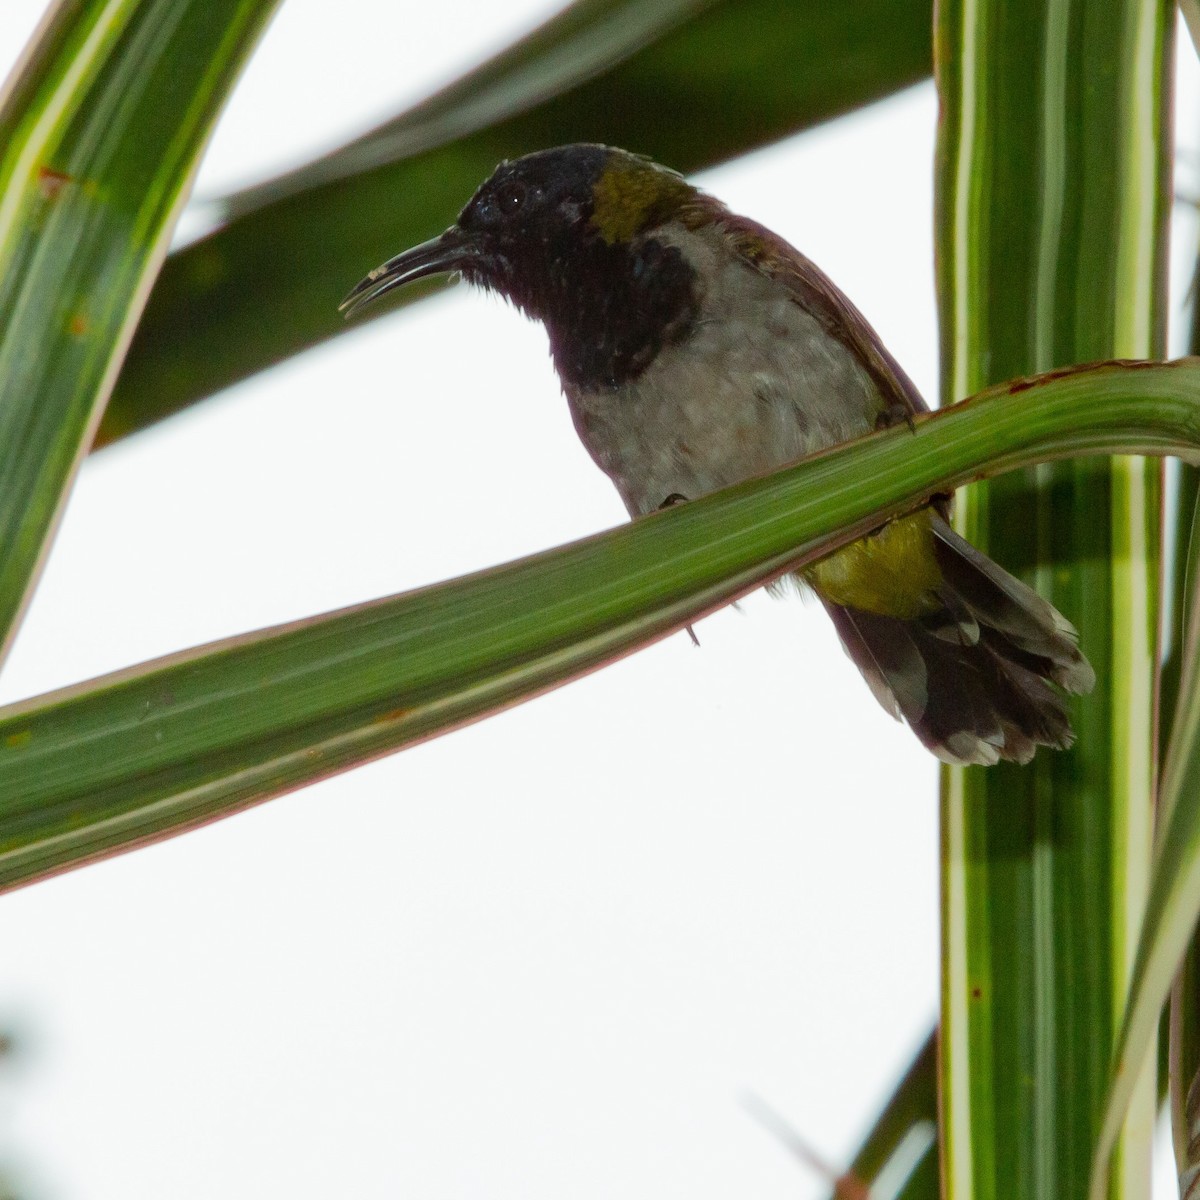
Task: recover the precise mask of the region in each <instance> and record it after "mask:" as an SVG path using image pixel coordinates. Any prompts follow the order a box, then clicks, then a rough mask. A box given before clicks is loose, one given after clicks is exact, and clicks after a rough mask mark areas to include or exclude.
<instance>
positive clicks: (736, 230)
mask: <svg viewBox="0 0 1200 1200" xmlns="http://www.w3.org/2000/svg"><path fill="white" fill-rule="evenodd" d="M703 199H704V200H705V201H707V202H708V204H712V203H713V202H712V200H711V198H710V197H707V196H705V197H704V198H703ZM705 216H706V219H707V220H713V219H714V218H715V219H716V221H717V222H718V223H719V224H720V225H721V226H722V228H723V229H724V230H725V232H726V234H727V235H728V237H729V239H730V241H731V243H732V244H733V246H734V247H735V248H736V249H737V251H738V253H739V254H741V255H742V256H743V257H744V258H745V259H746V260H747V261H748V262H750V263H753V265H754V266H755V267H756V268H757V269H758V270H760V271H762V272H763V273H764V274H767V275H769V276H771V278H773V279H777V280H779V281H780V282H781V283H783V284H784V285H785V286H786V287H787V288H788V289H789V290H790V291H791V292H792V293H793V294H794V295H795V297H796V303H797V304H799V305H801V306H802V307H803V308H804V309H805V310H806V311H808V312H810V313H812V314H813V316H815V317H816V318H817V319H818V320H819V321H820V322H821V324H822V325H823V326H824V328H825V329H826V330H828V332H829V334H830V336H831V337H834V338H836V339H837V340H838V341H839V342H841V343H842V344H843V345H844V346H846V347H847V348H848V349H849V350H850V351H851V353H852V354H854V356H855V357H856V358H857V359H858V360H859V361H860V362H861V363H862V364H863V366H864V367H866V369H867V371H868V372H869V373H870V375H871V378H872V379H874V380H875V383H876V385H877V386H878V387H879V391H880V393H881V394H882V395H883V397H884V399H885V402H886V406H887V407H888V408H891V407H893V406H897V408H898V411H905V410H906V411H908V412H910V413H922V412H928V411H929V405H928V404H926V403H925V399H924V397H923V396H922V395H921V393H920V392H919V391H918V390H917V386H916V384H915V383H913V381H912V380H911V379H909V377H908V376H907V375H906V374H905V373H904V368H903V367H901V366H900V364H899V363H898V362H897V361H896V360H895V359H894V358H893V357H892V356H891V354H890V353H889V352H888V350H887V347H886V346H884V344H883V342H882V341H881V340H880V337H879V334H877V333H876V332H875V330H874V329H872V328H871V326H870V324H869V322H868V321H867V318H866V317H864V316H863V315H862V313H860V312H859V311H858V309H857V308H855V307H854V305H853V304H852V303H851V302H850V300H849V299H848V298H847V297H846V295H845V293H844V292H843V291H842V290H841V289H840V288H839V287H838V286H837V284H835V283H834V282H833V280H832V279H830V278H829V276H828V275H826V274H825V272H824V271H822V270H821V269H820V268H819V267H818V266H817V265H816V264H815V263H813V262H811V261H810V260H809V259H807V258H806V257H805V256H804V255H803V254H801V253H800V251H799V250H797V249H796V248H795V247H794V246H791V245H789V244H788V243H787V242H785V241H784V240H783V238H781V237H780V236H779V235H778V234H776V233H772V232H771V231H770V230H769V229H767V228H766V227H765V226H762V225H759V224H758V222H757V221H751V220H750V219H749V218H748V217H739V216H737V215H735V214H734V213H731V212H729V211H728V210H727V209H724V207H723V206H722V211H720V212H717V213H714V212H713V210H712V209H711V208H709V209H708V211H707V213H706V214H705Z"/></svg>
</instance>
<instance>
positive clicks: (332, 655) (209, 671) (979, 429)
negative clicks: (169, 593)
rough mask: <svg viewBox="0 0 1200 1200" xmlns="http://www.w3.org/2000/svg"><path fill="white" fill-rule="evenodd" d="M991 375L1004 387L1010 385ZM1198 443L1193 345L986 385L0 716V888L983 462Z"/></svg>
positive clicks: (591, 662)
mask: <svg viewBox="0 0 1200 1200" xmlns="http://www.w3.org/2000/svg"><path fill="white" fill-rule="evenodd" d="M1010 392H1011V394H1010ZM1197 447H1200V362H1197V361H1194V360H1187V361H1184V362H1182V363H1179V364H1171V365H1155V364H1140V365H1138V364H1132V365H1130V364H1110V365H1107V366H1101V367H1094V368H1091V369H1087V370H1080V371H1077V372H1071V373H1067V374H1061V373H1060V374H1059V375H1057V376H1052V377H1049V378H1047V379H1044V380H1041V381H1028V380H1026V381H1019V382H1018V383H1016V384H1014V385H1012V386H1011V387H1010V388H1000V389H997V390H996V391H995V392H993V393H991V394H988V395H984V396H980V397H977V398H976V399H974V400H973V401H971V402H969V403H965V404H961V405H957V406H955V407H954V408H953V409H951V410H948V411H945V412H942V413H939V414H936V415H933V416H930V417H928V418H925V419H922V420H920V421H919V422H918V424H917V427H916V429H915V431H913V432H910V431H909V430H908V429H907V428H899V429H894V430H890V431H886V432H883V433H880V434H876V435H873V436H871V437H868V438H865V439H862V440H860V441H859V442H856V443H851V444H849V445H846V446H843V447H839V448H836V449H834V450H831V451H829V452H828V453H826V454H823V455H820V456H818V457H816V458H813V459H810V460H808V461H806V462H804V463H801V464H799V465H797V466H795V467H792V468H789V469H788V470H786V471H783V472H781V473H779V474H777V475H773V476H770V477H767V478H765V479H758V480H753V481H750V482H747V483H744V484H742V485H740V486H738V487H736V488H731V489H729V490H727V491H724V492H721V493H717V494H715V495H713V496H709V497H705V498H703V499H701V500H696V501H694V502H692V503H690V504H686V505H680V506H678V507H677V508H675V509H673V510H671V511H668V512H664V513H660V514H657V515H655V516H651V517H647V518H645V519H643V520H640V521H638V522H636V523H634V524H632V525H628V526H624V527H622V528H620V529H616V530H613V531H611V532H609V533H606V534H603V535H600V536H598V537H594V538H590V539H588V540H586V541H582V542H577V543H574V544H573V545H570V546H567V547H564V548H562V549H559V550H556V551H551V552H549V553H546V554H541V555H537V556H535V557H533V558H529V559H525V560H522V561H520V562H516V563H512V564H509V565H507V566H503V567H499V568H496V569H494V570H491V571H485V572H483V573H481V574H478V575H472V576H468V577H466V578H463V579H459V580H455V581H453V582H451V583H446V584H442V585H440V586H438V587H435V588H428V589H425V590H422V591H417V592H413V593H409V594H407V595H404V596H398V597H393V598H391V599H386V600H380V601H376V602H374V603H371V604H366V605H363V606H360V607H357V608H354V609H349V610H346V611H344V612H342V613H337V614H333V615H331V616H327V617H323V618H314V619H312V620H309V621H302V622H299V623H297V624H295V625H291V626H285V627H281V628H278V629H274V630H268V631H266V632H264V633H259V634H253V635H248V636H246V637H242V638H237V639H234V640H232V641H229V642H225V643H219V644H217V645H214V646H210V647H207V648H202V649H199V650H193V651H189V652H186V653H184V654H180V655H177V656H174V657H173V658H168V659H163V660H160V661H158V662H155V663H150V664H146V665H144V666H141V667H136V668H133V669H131V670H129V671H125V672H120V673H118V674H116V675H111V676H107V677H105V678H103V679H100V680H94V681H92V682H90V683H87V684H81V685H79V686H77V687H74V688H69V689H67V690H66V691H63V692H58V693H55V694H52V695H49V696H45V697H41V698H37V699H34V700H30V701H26V702H23V703H21V704H19V705H14V706H11V707H9V708H7V709H5V710H3V711H2V712H0V886H5V887H12V886H14V885H16V884H19V883H22V882H26V881H28V880H31V879H35V878H37V877H39V876H43V875H47V874H50V873H53V872H55V871H59V870H63V869H65V868H67V867H70V866H73V865H76V864H78V863H81V862H84V861H87V860H88V859H92V858H96V857H100V856H102V855H105V854H111V853H113V852H115V851H118V850H121V849H127V848H129V847H131V846H135V845H138V844H139V843H142V842H146V841H150V840H154V839H157V838H162V837H165V836H168V835H169V834H172V833H177V832H179V831H181V830H184V829H187V828H189V827H191V826H194V825H196V824H199V823H201V822H204V821H208V820H212V819H214V818H216V817H218V816H222V815H225V814H227V813H231V812H234V811H237V810H238V809H241V808H244V807H246V806H247V805H249V804H252V803H255V802H256V801H259V800H262V799H266V798H267V797H269V796H273V795H277V794H279V793H280V792H284V791H287V790H289V789H291V788H295V787H298V786H299V785H300V784H302V783H306V782H308V781H310V780H313V779H318V778H321V777H323V776H326V775H329V774H332V773H334V772H335V771H340V770H344V769H345V768H347V767H349V766H352V765H355V764H357V763H361V762H364V761H366V760H369V759H371V758H375V757H378V756H379V755H381V754H385V753H387V752H388V751H391V750H395V749H397V748H399V747H401V746H404V745H408V744H411V743H413V742H415V741H419V740H422V739H425V738H429V737H432V736H434V735H435V734H437V733H439V732H443V731H445V730H448V729H452V728H454V727H456V726H459V725H462V724H464V723H466V722H468V721H472V720H475V719H477V718H478V717H481V716H483V715H485V714H487V713H490V712H495V711H497V710H498V709H500V708H503V707H505V706H508V705H511V704H514V703H517V702H518V701H520V700H523V699H526V698H528V697H530V696H533V695H536V694H538V693H539V692H542V691H545V690H546V689H548V688H550V687H553V686H555V685H557V684H559V683H562V682H564V681H566V680H568V679H571V678H574V677H577V676H579V675H581V674H583V673H585V672H587V671H589V670H591V669H593V668H594V667H596V666H598V665H600V664H602V663H604V662H608V661H611V660H612V659H614V658H616V657H618V656H620V655H622V654H626V653H628V652H630V651H631V650H633V649H636V648H637V647H639V646H642V645H645V644H647V643H649V642H651V641H653V640H655V639H656V638H660V637H662V636H664V635H665V634H667V633H670V632H671V631H673V630H677V629H680V628H681V627H682V626H683V625H685V624H687V623H689V622H691V621H692V620H694V619H695V618H696V617H697V616H698V615H700V614H702V613H704V612H708V611H711V610H712V609H714V608H717V607H719V606H721V605H723V604H725V603H727V602H728V601H729V600H731V599H734V598H736V597H737V596H739V595H742V594H744V593H745V592H747V591H749V590H751V589H753V588H755V587H757V586H758V585H759V584H761V583H763V582H764V581H766V580H768V579H770V578H772V577H774V576H776V575H778V574H780V573H781V572H783V571H784V570H787V569H791V568H793V567H795V566H797V565H798V564H800V563H803V562H807V561H810V560H811V559H813V558H815V557H818V556H819V555H820V554H822V553H825V552H828V551H829V550H830V549H832V548H834V547H835V546H837V545H841V544H844V543H845V542H846V541H847V540H850V539H851V538H853V537H855V536H858V535H860V534H861V533H863V532H864V531H865V530H867V529H870V528H873V527H874V526H875V525H877V524H878V523H879V521H880V519H881V518H882V517H885V516H887V515H890V514H893V513H896V512H900V511H903V510H905V508H906V507H911V506H912V505H913V503H914V502H917V501H918V500H919V498H920V497H922V496H925V495H928V494H930V493H931V492H933V491H935V490H941V489H942V488H944V487H951V486H956V485H958V484H961V483H963V482H965V481H966V480H968V479H971V478H975V477H978V476H979V475H980V474H983V473H991V472H994V471H1002V470H1008V469H1011V468H1013V467H1015V466H1019V465H1024V464H1028V463H1030V462H1037V461H1042V460H1044V459H1047V458H1055V457H1062V456H1065V455H1070V454H1079V453H1087V452H1113V451H1116V450H1127V451H1131V452H1138V453H1146V454H1194V453H1195V451H1196V448H1197Z"/></svg>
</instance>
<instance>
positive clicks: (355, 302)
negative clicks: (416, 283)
mask: <svg viewBox="0 0 1200 1200" xmlns="http://www.w3.org/2000/svg"><path fill="white" fill-rule="evenodd" d="M475 253H476V250H475V247H474V246H473V245H472V243H471V241H470V239H469V238H468V237H467V235H466V234H465V233H463V231H462V230H461V229H459V227H458V226H457V225H451V226H450V228H449V229H447V230H446V232H445V233H443V234H441V235H440V236H439V237H435V238H430V239H429V241H427V242H422V243H421V244H420V245H419V246H414V247H413V248H412V249H411V250H405V251H404V253H403V254H397V255H396V257H395V258H389V259H388V261H387V262H385V263H384V264H383V266H381V267H376V268H375V270H373V271H372V272H371V273H370V275H368V276H367V277H366V279H364V280H362V281H361V282H360V283H357V284H355V286H354V288H353V290H352V291H351V292H350V294H349V295H348V296H347V297H346V298H345V300H343V301H342V302H341V304H339V305H338V311H339V312H341V313H344V314H345V315H346V316H347V317H352V316H354V314H355V313H357V312H358V311H359V309H361V308H363V307H365V306H366V305H368V304H370V303H371V302H372V301H373V300H378V299H379V297H380V296H382V295H384V294H385V293H387V292H390V291H391V290H392V289H393V288H398V287H403V286H404V285H405V284H406V283H412V282H413V280H415V279H424V278H425V277H426V276H427V275H444V274H445V273H446V272H448V271H458V270H461V268H462V267H463V265H464V264H466V263H467V262H469V261H470V260H471V259H472V258H473V257H474V255H475Z"/></svg>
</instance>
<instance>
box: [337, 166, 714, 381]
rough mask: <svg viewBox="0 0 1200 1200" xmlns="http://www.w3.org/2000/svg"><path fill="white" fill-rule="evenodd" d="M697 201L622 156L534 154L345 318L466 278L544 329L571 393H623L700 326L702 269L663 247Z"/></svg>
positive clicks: (376, 275) (364, 287) (359, 296)
mask: <svg viewBox="0 0 1200 1200" xmlns="http://www.w3.org/2000/svg"><path fill="white" fill-rule="evenodd" d="M699 199H700V198H699V193H697V192H696V190H695V189H694V188H692V187H691V186H690V185H689V184H688V183H687V182H686V181H685V180H684V179H683V178H682V177H681V176H679V175H677V174H675V172H673V171H669V170H667V169H666V168H665V167H660V166H658V165H657V164H655V163H653V162H651V161H650V160H648V159H645V158H641V157H638V156H637V155H633V154H629V153H627V152H626V151H624V150H616V149H612V148H610V147H607V146H597V145H590V144H579V145H571V146H559V147H556V148H555V149H552V150H541V151H538V152H536V153H534V154H527V155H525V156H524V157H522V158H518V159H514V160H513V161H512V162H504V163H501V164H500V166H498V167H497V168H496V170H495V171H494V172H493V173H492V175H491V177H490V178H489V179H487V180H486V181H485V182H484V183H483V185H482V186H481V187H480V188H479V190H478V191H477V192H476V193H475V195H474V196H472V197H471V199H470V201H469V202H468V203H467V205H466V207H465V208H464V209H463V210H462V212H461V213H460V214H459V217H458V220H457V221H456V222H455V223H454V224H453V225H451V226H450V228H449V229H447V230H446V232H445V233H444V234H442V235H441V236H440V237H437V238H434V239H433V240H432V241H429V242H425V243H423V244H422V245H420V246H417V247H415V248H414V249H412V250H409V251H406V252H405V253H404V254H401V255H399V256H398V257H396V258H393V259H391V260H390V261H389V262H386V263H384V264H383V266H381V267H377V268H376V269H375V270H374V271H372V272H371V274H370V275H368V276H367V278H366V279H364V280H363V281H362V282H361V283H360V284H359V285H358V287H356V288H355V289H354V291H353V292H351V293H350V295H349V297H347V299H346V301H345V303H344V304H343V308H345V309H347V310H349V311H355V310H357V309H358V308H359V307H361V306H362V305H364V304H366V303H367V302H369V301H371V300H373V299H375V298H376V297H378V296H381V295H383V294H384V293H385V292H389V291H391V290H392V289H393V288H396V287H400V286H402V285H404V284H406V283H410V282H412V281H413V280H415V279H420V278H424V277H426V276H429V275H435V274H444V273H446V272H450V271H457V272H459V273H460V274H461V275H462V276H463V278H464V279H466V280H467V281H468V282H470V283H474V284H478V285H480V286H482V287H485V288H489V289H491V290H493V291H496V292H499V293H500V294H502V295H504V296H506V297H507V298H508V299H509V300H511V301H513V303H515V304H516V305H517V306H518V307H519V308H521V310H522V311H524V312H526V313H528V314H529V315H530V316H531V317H534V318H536V319H537V320H540V321H542V322H543V323H544V324H545V325H546V328H547V331H548V332H549V334H550V346H551V353H552V354H553V357H554V362H555V366H556V367H557V368H558V372H559V375H560V377H561V378H562V380H563V382H564V383H571V384H578V385H581V386H608V387H616V386H618V385H619V384H621V383H623V382H624V381H625V380H627V379H629V378H631V377H633V376H636V375H637V374H638V373H640V372H641V371H642V370H644V369H645V367H646V366H647V365H648V364H649V362H650V361H652V360H653V357H654V355H655V354H657V352H658V350H659V349H661V348H662V346H663V345H664V344H665V343H666V342H669V341H671V340H675V339H677V338H678V337H681V336H683V335H684V333H685V332H686V330H687V329H688V328H689V326H690V323H691V321H692V319H693V318H694V315H695V306H696V297H695V288H694V286H693V284H694V278H693V272H692V269H691V268H690V267H689V266H688V264H687V263H686V262H685V261H684V259H683V256H682V255H681V253H680V251H679V250H678V248H677V247H676V246H674V245H672V244H670V242H669V241H668V240H666V239H665V238H664V237H663V236H661V235H662V232H663V227H664V226H665V225H667V224H669V223H670V222H671V221H672V220H675V219H678V218H680V217H681V215H682V214H684V213H686V212H687V211H689V210H690V209H691V208H692V207H693V206H695V205H696V204H697V203H699ZM656 234H658V235H659V236H656Z"/></svg>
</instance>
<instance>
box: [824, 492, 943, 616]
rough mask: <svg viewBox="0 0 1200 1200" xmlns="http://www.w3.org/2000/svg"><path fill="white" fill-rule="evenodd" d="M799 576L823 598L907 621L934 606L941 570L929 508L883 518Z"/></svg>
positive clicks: (936, 602)
mask: <svg viewBox="0 0 1200 1200" xmlns="http://www.w3.org/2000/svg"><path fill="white" fill-rule="evenodd" d="M803 575H804V578H805V579H806V580H807V581H808V582H809V583H810V584H811V585H812V586H813V588H814V589H815V590H816V591H817V593H818V594H819V595H820V596H821V597H822V598H823V599H825V600H829V601H832V602H833V603H834V604H842V605H845V606H846V607H847V608H857V609H861V610H862V611H863V612H871V613H878V614H880V615H881V616H885V617H899V618H901V619H902V620H906V621H909V620H913V619H914V618H916V617H919V616H920V615H921V614H922V613H926V612H929V611H930V610H931V609H934V608H937V607H938V605H939V601H938V600H937V597H936V596H935V595H934V592H935V589H936V588H937V586H938V584H939V583H941V581H942V573H941V570H940V569H939V568H938V565H937V559H936V557H935V556H934V551H933V529H932V525H931V515H930V511H929V509H927V508H923V509H921V510H920V511H919V512H915V513H911V514H909V515H908V516H907V517H900V518H899V519H897V520H895V521H890V522H888V524H886V525H885V526H884V527H883V528H882V529H880V530H878V531H877V532H876V533H872V534H869V535H868V536H867V537H865V538H861V539H860V540H859V541H857V542H851V543H850V545H849V546H844V547H843V548H842V549H841V550H838V551H836V552H835V553H834V554H831V555H830V556H829V557H828V558H824V559H822V560H821V561H820V562H819V563H815V564H814V565H813V566H811V567H809V568H808V569H807V570H805V571H804V572H803Z"/></svg>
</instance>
